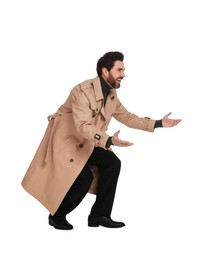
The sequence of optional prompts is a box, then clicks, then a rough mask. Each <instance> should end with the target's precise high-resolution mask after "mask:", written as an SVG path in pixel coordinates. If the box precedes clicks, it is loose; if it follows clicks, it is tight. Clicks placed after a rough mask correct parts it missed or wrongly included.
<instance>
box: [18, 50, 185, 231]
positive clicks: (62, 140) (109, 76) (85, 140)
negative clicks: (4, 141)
mask: <svg viewBox="0 0 203 260" xmlns="http://www.w3.org/2000/svg"><path fill="white" fill-rule="evenodd" d="M123 60H124V55H123V54H122V53H120V52H107V53H105V54H104V55H103V56H102V57H101V58H100V59H99V60H98V62H97V74H98V76H97V77H95V78H94V79H89V80H86V81H84V82H82V83H80V84H78V85H77V86H75V87H74V88H73V89H72V90H71V92H70V94H69V96H68V98H67V100H66V101H65V103H64V104H63V105H61V106H60V108H59V109H58V110H57V112H56V113H55V114H53V115H51V116H49V117H48V120H49V124H48V127H47V130H46V133H45V135H44V137H43V139H42V141H41V143H40V145H39V148H38V149H37V151H36V154H35V156H34V158H33V160H32V162H31V164H30V166H29V168H28V170H27V172H26V174H25V176H24V178H23V180H22V186H23V187H24V189H25V190H26V191H27V192H28V193H30V194H31V195H32V196H33V197H35V198H36V199H37V200H38V201H39V202H40V203H42V204H43V205H44V206H45V207H46V208H47V209H48V211H49V212H50V214H49V218H48V220H49V224H50V225H51V226H53V227H54V228H56V229H63V230H69V229H73V226H72V225H71V224H70V223H69V222H68V221H67V220H66V215H67V214H68V213H69V212H71V211H72V210H74V209H75V208H76V207H77V206H78V205H79V203H80V202H81V201H82V199H83V198H84V197H85V195H86V194H87V192H92V193H96V200H95V203H94V205H93V206H92V208H91V212H90V214H89V217H88V226H90V227H98V226H104V227H109V228H119V227H123V226H125V224H124V223H123V222H118V221H114V220H112V219H111V211H112V207H113V202H114V197H115V192H116V187H117V181H118V177H119V173H120V168H121V161H120V159H119V158H118V157H117V156H116V154H115V153H114V152H113V151H112V146H120V147H126V146H130V145H132V143H131V142H128V141H125V140H121V139H120V138H119V131H117V132H116V133H115V134H114V135H113V136H109V135H108V134H107V133H106V131H107V127H108V125H109V123H110V121H111V119H112V117H113V118H115V119H116V120H118V121H119V122H120V123H122V124H124V125H126V126H127V127H130V128H135V129H139V130H143V131H148V132H153V131H154V129H155V128H156V127H173V126H175V125H177V124H178V123H180V121H181V120H180V119H170V118H169V116H170V114H171V113H168V114H167V115H165V116H164V117H163V118H162V120H153V119H150V118H143V117H138V116H137V115H135V114H132V113H130V112H128V110H127V109H126V108H125V107H124V106H123V105H122V103H121V102H120V100H119V98H118V97H117V89H118V88H120V85H121V80H122V79H123V78H124V77H125V73H124V71H125V67H124V62H123ZM93 173H94V174H93ZM93 180H94V181H93Z"/></svg>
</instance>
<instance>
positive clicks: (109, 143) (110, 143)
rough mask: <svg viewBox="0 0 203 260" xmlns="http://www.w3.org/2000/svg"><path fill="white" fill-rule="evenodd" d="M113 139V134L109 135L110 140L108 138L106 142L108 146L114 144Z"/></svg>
mask: <svg viewBox="0 0 203 260" xmlns="http://www.w3.org/2000/svg"><path fill="white" fill-rule="evenodd" d="M111 139H112V136H109V138H108V140H107V142H106V148H109V147H110V146H111V145H113V143H112V140H111Z"/></svg>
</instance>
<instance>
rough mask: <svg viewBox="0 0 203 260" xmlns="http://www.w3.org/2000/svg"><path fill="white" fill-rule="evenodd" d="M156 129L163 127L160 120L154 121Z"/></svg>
mask: <svg viewBox="0 0 203 260" xmlns="http://www.w3.org/2000/svg"><path fill="white" fill-rule="evenodd" d="M158 127H163V125H162V119H160V120H156V121H155V125H154V128H158Z"/></svg>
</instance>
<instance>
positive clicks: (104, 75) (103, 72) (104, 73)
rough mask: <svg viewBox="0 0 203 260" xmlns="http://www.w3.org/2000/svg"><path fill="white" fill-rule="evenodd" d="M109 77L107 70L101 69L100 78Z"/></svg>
mask: <svg viewBox="0 0 203 260" xmlns="http://www.w3.org/2000/svg"><path fill="white" fill-rule="evenodd" d="M108 75H109V71H108V70H107V68H105V67H103V68H102V76H103V77H104V78H105V79H106V78H107V77H108Z"/></svg>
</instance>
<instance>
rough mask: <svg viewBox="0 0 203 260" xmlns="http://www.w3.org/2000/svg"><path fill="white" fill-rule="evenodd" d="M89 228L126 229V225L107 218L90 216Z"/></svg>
mask: <svg viewBox="0 0 203 260" xmlns="http://www.w3.org/2000/svg"><path fill="white" fill-rule="evenodd" d="M88 226H89V227H98V226H103V227H108V228H120V227H124V226H125V224H124V223H123V222H117V221H113V220H112V219H111V218H107V217H105V216H94V215H89V217H88Z"/></svg>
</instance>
